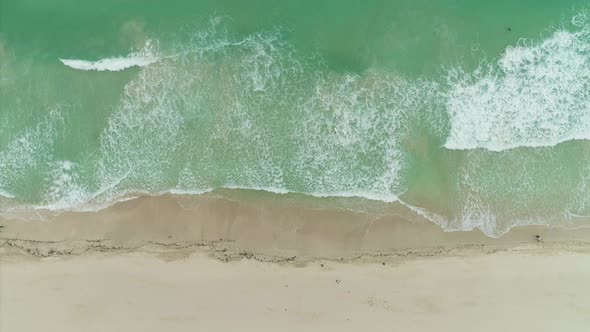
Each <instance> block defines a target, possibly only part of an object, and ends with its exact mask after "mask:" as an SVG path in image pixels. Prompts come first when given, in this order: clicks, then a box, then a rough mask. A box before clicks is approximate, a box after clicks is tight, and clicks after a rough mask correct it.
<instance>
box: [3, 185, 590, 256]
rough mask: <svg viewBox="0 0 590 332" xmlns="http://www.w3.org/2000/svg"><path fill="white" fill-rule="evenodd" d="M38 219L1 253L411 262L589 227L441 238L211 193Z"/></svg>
mask: <svg viewBox="0 0 590 332" xmlns="http://www.w3.org/2000/svg"><path fill="white" fill-rule="evenodd" d="M269 197H272V196H269ZM39 217H40V218H42V219H43V221H23V220H19V219H16V218H10V219H9V218H7V217H0V225H2V226H4V227H3V228H2V229H0V246H2V247H13V248H22V250H24V251H25V252H29V253H31V254H34V255H37V256H49V255H58V254H60V253H62V254H63V253H70V254H75V253H82V252H85V251H86V250H91V249H92V248H93V247H97V246H98V247H102V248H111V249H116V248H118V249H120V250H134V249H136V248H140V247H142V246H145V245H150V244H156V245H162V246H170V247H183V248H184V247H195V248H198V247H210V248H212V251H213V252H215V251H220V250H223V251H225V252H248V253H251V254H252V255H258V256H259V257H265V256H268V257H282V258H289V257H299V258H301V259H304V260H310V259H317V258H320V259H334V258H336V259H343V260H347V259H349V258H351V257H358V256H374V255H389V254H392V255H397V254H398V253H401V254H403V255H408V254H407V253H413V254H410V255H414V254H415V255H418V256H420V255H421V254H419V253H421V252H427V253H428V252H434V253H437V252H439V253H444V252H449V251H452V250H461V249H463V248H482V250H484V251H486V250H487V251H490V250H492V251H497V250H507V249H513V248H518V247H523V246H524V247H527V246H532V247H538V246H545V247H546V246H561V247H564V246H568V245H574V246H585V245H589V246H590V228H578V229H568V228H555V227H547V226H516V227H513V228H512V229H511V230H510V231H509V232H508V233H506V234H504V235H503V236H501V237H499V238H493V237H489V236H487V235H485V234H484V233H483V232H481V231H480V230H478V229H475V230H472V231H453V232H446V231H444V230H443V229H441V228H440V227H439V226H438V225H436V224H434V223H433V222H431V221H429V220H427V219H425V218H423V217H421V216H420V215H417V214H415V213H413V212H412V211H410V210H409V209H404V208H398V209H397V210H396V207H391V208H389V211H387V214H386V215H385V214H380V213H377V212H360V211H352V210H343V209H328V208H318V207H317V206H313V205H310V204H305V203H301V204H292V201H290V200H283V201H280V200H278V199H267V198H265V199H251V200H248V199H232V198H227V197H221V196H217V195H201V196H187V195H184V196H183V195H162V196H143V197H139V198H135V199H131V200H126V201H122V202H118V203H116V204H114V205H112V206H110V207H108V208H105V209H102V210H99V211H93V212H63V213H59V214H54V213H49V212H47V211H46V212H42V211H41V212H39ZM537 236H538V238H537ZM404 253H405V254H404ZM429 255H430V254H429Z"/></svg>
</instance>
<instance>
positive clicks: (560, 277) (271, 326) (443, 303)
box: [0, 196, 590, 331]
mask: <svg viewBox="0 0 590 332" xmlns="http://www.w3.org/2000/svg"><path fill="white" fill-rule="evenodd" d="M187 202H189V203H190V204H187ZM181 207H182V208H181ZM40 217H43V218H44V221H23V220H18V219H8V218H5V219H2V220H1V221H0V223H1V224H2V225H3V226H4V228H2V231H1V232H0V245H1V249H0V250H1V251H0V253H1V258H2V262H1V265H0V287H1V288H0V291H1V296H0V300H1V302H0V318H1V319H0V330H1V331H36V330H40V329H44V330H48V331H58V330H59V331H115V330H121V331H163V330H170V331H195V330H206V331H233V330H242V331H278V330H281V331H300V330H304V329H305V330H311V331H359V330H370V331H408V330H411V331H432V330H437V331H474V330H477V331H500V330H502V331H553V330H555V329H557V328H566V330H568V331H587V328H588V326H590V318H589V316H588V315H587V313H588V312H590V300H589V299H590V288H589V287H588V286H587V280H588V278H589V277H590V250H589V248H590V246H588V239H590V232H589V231H588V230H585V229H578V230H564V229H550V228H545V227H540V226H538V227H532V226H527V227H519V228H514V229H513V230H512V231H510V232H509V233H508V234H506V235H505V236H503V237H501V238H499V239H493V238H489V237H487V236H485V235H483V234H482V233H481V232H479V231H472V232H443V231H441V229H440V228H439V227H438V226H436V225H434V224H432V223H430V222H427V221H424V220H420V219H419V218H416V217H411V216H410V215H407V216H406V217H404V216H403V215H402V214H400V215H397V216H378V215H372V214H370V213H360V212H353V211H337V210H321V209H316V208H310V207H306V206H290V205H288V204H277V203H276V202H268V203H264V202H256V203H253V202H240V201H235V200H229V199H224V198H220V197H208V196H205V197H200V198H191V199H188V201H187V198H186V197H180V196H160V197H143V198H139V199H134V200H130V201H127V202H122V203H119V204H116V205H115V206H112V207H110V208H107V209H104V210H101V211H99V212H68V213H64V214H59V215H49V214H45V215H43V214H42V213H41V214H40ZM537 235H538V236H539V238H537Z"/></svg>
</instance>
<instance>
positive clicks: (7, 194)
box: [0, 189, 15, 198]
mask: <svg viewBox="0 0 590 332" xmlns="http://www.w3.org/2000/svg"><path fill="white" fill-rule="evenodd" d="M0 196H3V197H6V198H14V197H15V196H14V195H13V194H11V193H9V192H8V191H4V190H1V189H0Z"/></svg>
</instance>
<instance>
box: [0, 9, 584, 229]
mask: <svg viewBox="0 0 590 332" xmlns="http://www.w3.org/2000/svg"><path fill="white" fill-rule="evenodd" d="M0 1H1V2H0V79H1V80H0V194H1V195H2V196H0V197H4V198H2V199H0V212H8V211H14V210H30V209H35V208H49V209H54V210H70V209H82V208H83V209H88V208H99V207H102V206H105V205H108V204H110V203H111V202H114V201H116V200H117V199H119V198H121V197H123V196H125V195H127V194H135V193H146V194H158V193H163V192H173V193H191V194H199V193H203V192H207V191H210V190H219V189H222V188H229V189H231V188H235V189H246V190H253V189H256V190H265V191H270V192H274V193H276V194H283V193H297V194H303V195H308V196H311V197H313V196H322V197H323V196H330V197H353V198H351V199H349V200H346V201H345V202H346V203H343V204H344V205H349V207H354V208H356V207H358V206H359V205H363V204H365V203H363V202H365V199H369V200H375V201H383V202H390V203H387V204H400V203H401V204H403V205H404V206H406V207H408V208H409V209H411V210H413V211H415V212H416V213H418V214H420V215H423V216H426V217H427V218H429V219H431V220H432V221H433V222H436V223H437V224H439V225H440V226H441V227H443V228H445V229H447V230H467V229H472V228H474V227H478V228H481V229H482V230H483V231H484V232H486V234H489V235H492V236H497V235H499V234H502V233H503V232H505V231H506V230H508V229H509V228H510V227H512V226H514V225H522V224H551V225H558V226H572V225H584V224H585V223H588V222H589V220H588V216H589V215H590V153H589V151H590V143H589V142H588V140H590V15H589V14H588V3H587V2H585V1H559V2H558V1H532V0H530V1H529V0H527V1H520V2H514V1H507V0H506V1H505V0H501V1H495V2H482V1H475V0H469V1H467V0H463V1H450V0H445V1H421V0H419V1H416V0H414V1H409V0H408V1H401V0H393V1H363V2H360V1H342V0H339V1H332V0H330V1H270V0H266V1H262V0H258V1H235V0H234V1H218V0H217V1H168V2H166V3H165V4H164V3H162V2H160V1H139V0H138V1H133V0H127V1H119V0H118V1H114V0H108V1H100V2H97V1H95V2H87V3H80V2H79V1H71V0H70V1H63V0H61V1H51V2H46V1H38V0H36V1H32V0H22V1H6V0H0ZM60 59H61V60H65V61H61V60H60ZM69 60H70V62H68V61H69ZM71 60H74V61H73V62H72V61H71ZM94 69H98V70H94ZM119 69H120V70H119ZM256 193H257V192H256V191H253V192H252V194H253V195H256ZM354 197H357V198H354ZM355 200H356V201H355ZM394 202H395V203H394ZM366 204H368V205H370V203H366Z"/></svg>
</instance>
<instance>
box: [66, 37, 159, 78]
mask: <svg viewBox="0 0 590 332" xmlns="http://www.w3.org/2000/svg"><path fill="white" fill-rule="evenodd" d="M158 60H159V59H158V57H156V56H155V55H154V54H153V44H152V43H151V41H147V42H146V44H145V47H144V48H143V50H141V51H139V52H133V53H130V54H129V55H127V56H124V57H111V58H105V59H101V60H97V61H88V60H78V59H59V61H61V62H62V63H63V64H64V65H66V66H68V67H70V68H73V69H78V70H84V71H89V70H95V71H121V70H125V69H128V68H132V67H145V66H149V65H151V64H153V63H155V62H157V61H158Z"/></svg>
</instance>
